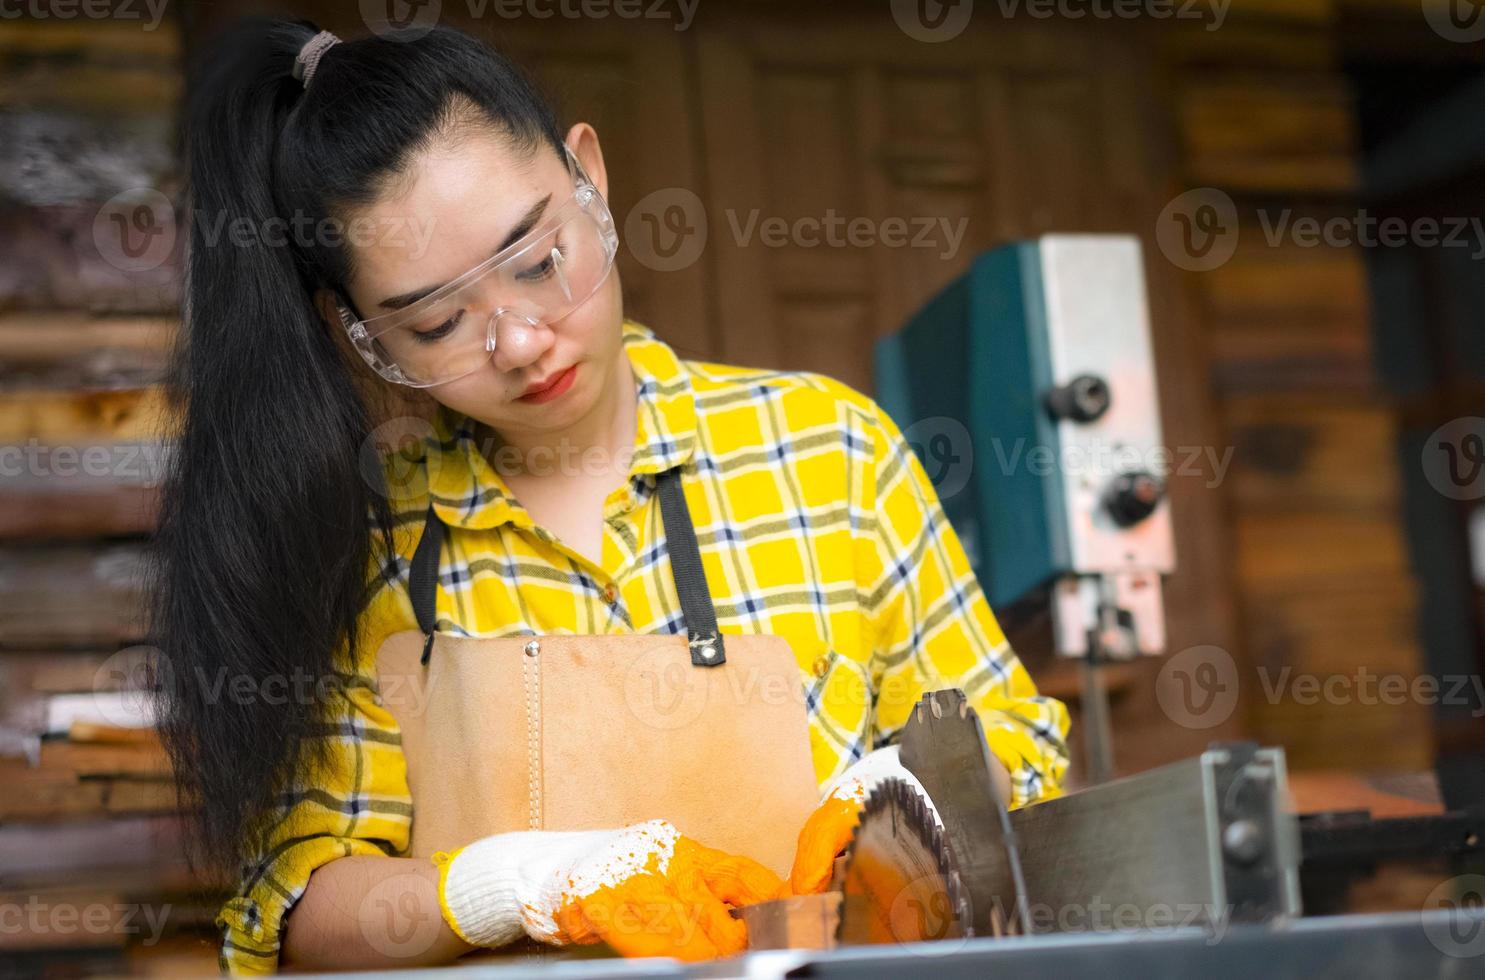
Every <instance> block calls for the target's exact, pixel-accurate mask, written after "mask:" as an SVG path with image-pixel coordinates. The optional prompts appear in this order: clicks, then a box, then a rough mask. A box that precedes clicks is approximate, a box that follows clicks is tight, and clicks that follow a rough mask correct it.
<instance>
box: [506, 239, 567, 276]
mask: <svg viewBox="0 0 1485 980" xmlns="http://www.w3.org/2000/svg"><path fill="white" fill-rule="evenodd" d="M564 254H565V252H564V250H563V248H562V247H561V246H560V245H559V246H558V247H556V248H554V249H551V250H549V251H548V252H547V257H546V258H544V259H542V260H541V261H540V262H538V263H537V264H536V265H533V266H531V267H530V268H529V269H526V270H524V271H522V272H519V273H517V274H516V278H517V279H519V280H521V281H522V282H540V281H541V280H543V279H547V278H550V277H551V275H552V272H553V270H554V269H556V267H557V260H558V258H560V257H562V256H563V255H564Z"/></svg>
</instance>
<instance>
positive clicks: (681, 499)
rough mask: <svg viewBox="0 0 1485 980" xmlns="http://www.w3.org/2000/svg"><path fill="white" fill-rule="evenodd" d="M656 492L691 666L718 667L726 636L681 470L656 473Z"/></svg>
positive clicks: (725, 654) (724, 654)
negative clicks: (713, 601)
mask: <svg viewBox="0 0 1485 980" xmlns="http://www.w3.org/2000/svg"><path fill="white" fill-rule="evenodd" d="M655 489H656V491H657V492H658V493H659V494H660V519H661V520H662V521H664V522H665V547H666V550H668V551H669V552H670V574H671V575H672V576H673V577H674V578H675V590H676V593H677V594H678V595H679V596H680V597H681V615H682V616H684V617H685V620H686V645H687V646H689V647H690V648H691V663H692V664H694V665H695V666H697V667H715V666H717V665H718V664H722V663H726V662H727V652H726V650H724V649H723V647H722V634H721V632H720V631H719V630H718V629H717V610H716V607H714V606H713V605H712V593H711V590H710V589H708V588H707V585H706V569H704V568H702V567H701V549H700V548H698V547H697V545H696V526H695V525H694V524H692V523H691V510H690V508H688V507H687V506H686V495H685V493H683V492H682V490H681V471H680V467H674V468H672V469H668V470H666V471H665V472H663V473H657V474H655Z"/></svg>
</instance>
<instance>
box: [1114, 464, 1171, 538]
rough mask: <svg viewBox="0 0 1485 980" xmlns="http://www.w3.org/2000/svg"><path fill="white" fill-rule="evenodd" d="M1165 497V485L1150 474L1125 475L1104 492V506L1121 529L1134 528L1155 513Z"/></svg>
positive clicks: (1117, 478)
mask: <svg viewBox="0 0 1485 980" xmlns="http://www.w3.org/2000/svg"><path fill="white" fill-rule="evenodd" d="M1164 496H1165V484H1163V483H1161V482H1160V480H1159V479H1158V478H1157V477H1155V476H1152V475H1151V474H1149V473H1125V474H1123V475H1121V476H1117V477H1115V478H1114V482H1113V483H1111V484H1109V488H1108V489H1107V490H1106V491H1104V495H1103V505H1104V506H1105V507H1107V508H1108V511H1109V516H1110V517H1112V518H1113V519H1114V523H1115V524H1117V525H1119V526H1120V527H1134V526H1135V525H1136V524H1138V523H1139V522H1140V521H1143V520H1144V519H1145V518H1147V517H1149V516H1150V515H1151V514H1153V513H1155V508H1157V507H1159V506H1160V501H1161V499H1162V498H1163V497H1164Z"/></svg>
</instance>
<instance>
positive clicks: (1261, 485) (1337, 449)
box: [1224, 397, 1399, 517]
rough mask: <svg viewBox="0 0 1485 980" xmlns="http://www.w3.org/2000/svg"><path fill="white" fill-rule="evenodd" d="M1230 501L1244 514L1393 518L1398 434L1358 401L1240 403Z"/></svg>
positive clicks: (1232, 415)
mask: <svg viewBox="0 0 1485 980" xmlns="http://www.w3.org/2000/svg"><path fill="white" fill-rule="evenodd" d="M1224 414H1225V416H1226V421H1227V430H1228V433H1229V434H1230V436H1231V438H1232V444H1233V447H1234V452H1233V462H1232V470H1231V474H1230V475H1231V484H1230V492H1231V499H1232V501H1233V502H1234V503H1235V504H1236V506H1237V507H1239V508H1240V509H1241V510H1242V511H1243V513H1247V514H1254V513H1279V512H1287V511H1294V510H1300V511H1317V510H1318V511H1327V512H1332V513H1333V512H1336V511H1342V510H1348V511H1362V512H1371V513H1378V514H1383V515H1385V516H1388V517H1395V516H1396V514H1397V509H1396V508H1397V507H1398V506H1399V487H1398V479H1397V457H1396V453H1397V431H1396V425H1395V423H1394V422H1393V419H1392V414H1391V412H1390V411H1388V410H1387V409H1386V408H1383V407H1381V406H1377V405H1371V404H1367V403H1365V402H1360V401H1328V400H1316V399H1304V398H1298V399H1296V398H1254V397H1247V398H1235V399H1231V400H1229V401H1228V402H1227V403H1226V405H1225V406H1224Z"/></svg>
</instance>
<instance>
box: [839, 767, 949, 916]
mask: <svg viewBox="0 0 1485 980" xmlns="http://www.w3.org/2000/svg"><path fill="white" fill-rule="evenodd" d="M841 892H842V896H841V910H840V925H839V926H838V927H837V929H836V939H837V941H838V942H839V943H841V944H842V945H876V944H883V943H912V942H929V941H934V940H941V939H958V938H963V937H965V936H969V935H973V926H972V922H973V919H972V917H971V915H970V908H969V897H968V893H967V892H966V891H965V889H964V888H963V887H962V885H961V884H960V875H959V870H958V867H957V866H956V864H955V859H954V853H953V850H952V849H951V847H950V845H949V841H948V838H947V837H945V836H944V834H943V831H942V830H940V829H939V827H938V824H937V822H936V821H935V820H934V818H933V814H932V813H931V812H930V811H929V808H928V806H927V804H926V803H925V802H924V801H923V798H922V797H921V796H919V795H918V792H917V790H915V789H914V788H913V787H912V786H910V785H908V783H906V782H904V781H903V780H901V779H888V780H886V781H884V782H883V783H881V784H880V785H879V786H878V787H877V788H876V789H875V790H874V791H873V792H872V794H871V796H869V797H868V798H867V800H866V804H865V807H864V809H863V810H862V812H861V820H860V824H859V825H858V826H857V828H856V834H855V836H854V837H853V838H852V839H851V843H850V844H849V845H848V847H847V848H846V855H845V870H844V872H843V874H842V877H841Z"/></svg>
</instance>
